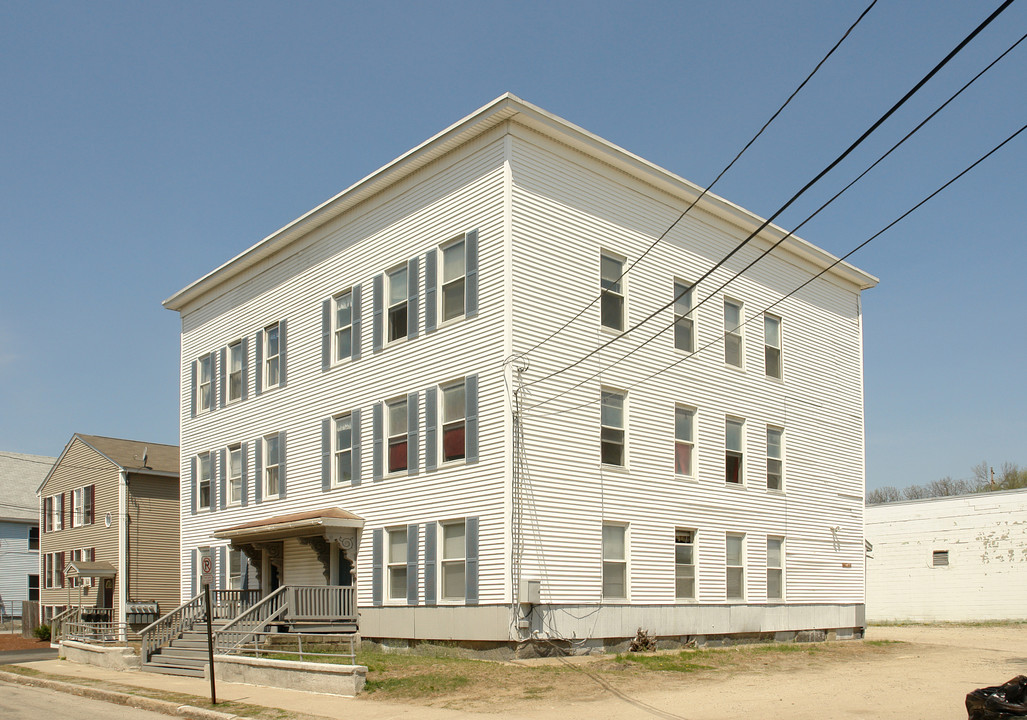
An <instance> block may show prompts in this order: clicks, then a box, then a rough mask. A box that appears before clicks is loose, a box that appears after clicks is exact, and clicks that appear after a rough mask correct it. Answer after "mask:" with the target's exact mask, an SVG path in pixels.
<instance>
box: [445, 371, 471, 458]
mask: <svg viewBox="0 0 1027 720" xmlns="http://www.w3.org/2000/svg"><path fill="white" fill-rule="evenodd" d="M441 390H442V461H443V462H447V461H449V460H462V459H463V458H464V457H465V456H466V454H467V445H466V443H465V437H466V432H465V431H466V425H467V400H466V392H465V386H464V383H463V381H460V382H458V383H453V384H452V385H443V386H442V388H441Z"/></svg>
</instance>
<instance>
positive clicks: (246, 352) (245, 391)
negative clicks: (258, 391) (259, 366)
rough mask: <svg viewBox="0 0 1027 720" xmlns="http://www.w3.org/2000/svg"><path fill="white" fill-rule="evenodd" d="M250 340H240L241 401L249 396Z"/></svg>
mask: <svg viewBox="0 0 1027 720" xmlns="http://www.w3.org/2000/svg"><path fill="white" fill-rule="evenodd" d="M249 363H250V339H249V338H248V337H244V338H243V339H242V399H243V400H246V399H248V398H249V396H250V366H249Z"/></svg>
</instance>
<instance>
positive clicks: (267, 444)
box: [260, 433, 282, 500]
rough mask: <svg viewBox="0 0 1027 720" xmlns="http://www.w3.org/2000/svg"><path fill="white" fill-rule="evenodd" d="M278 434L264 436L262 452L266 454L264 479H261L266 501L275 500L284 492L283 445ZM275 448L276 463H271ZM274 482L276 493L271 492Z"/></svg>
mask: <svg viewBox="0 0 1027 720" xmlns="http://www.w3.org/2000/svg"><path fill="white" fill-rule="evenodd" d="M279 438H280V436H279V434H278V433H273V434H271V435H265V436H264V442H263V446H264V447H263V448H261V451H262V452H263V453H264V463H263V467H264V471H263V472H264V477H262V478H261V480H260V481H261V482H262V483H264V485H263V487H264V499H265V500H268V499H271V500H273V499H275V498H277V497H278V495H279V493H280V492H281V491H282V478H281V472H280V468H281V464H282V443H281V441H280V439H279ZM272 447H274V450H275V455H276V456H277V457H276V458H275V462H273V463H272V462H271V448H272ZM272 480H273V481H274V486H275V491H274V492H271V483H272Z"/></svg>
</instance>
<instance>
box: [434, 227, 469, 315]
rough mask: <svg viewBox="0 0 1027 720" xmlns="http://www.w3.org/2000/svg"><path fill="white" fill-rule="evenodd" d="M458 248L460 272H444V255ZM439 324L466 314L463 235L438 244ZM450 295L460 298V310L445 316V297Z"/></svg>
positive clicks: (465, 259) (465, 272) (465, 270)
mask: <svg viewBox="0 0 1027 720" xmlns="http://www.w3.org/2000/svg"><path fill="white" fill-rule="evenodd" d="M457 248H460V260H461V262H460V273H459V275H447V274H446V255H447V253H452V252H455V251H456V249H457ZM438 262H439V269H438V276H439V278H440V279H441V282H440V283H439V315H438V317H439V324H440V325H442V324H445V323H449V322H453V321H455V320H459V319H461V318H464V317H466V316H467V293H466V287H467V243H466V242H465V241H464V236H463V235H461V236H460V237H458V238H456V239H454V240H450V241H449V242H446V243H443V244H442V245H440V246H439V261H438ZM450 295H452V296H453V297H456V298H459V300H460V312H459V313H454V314H453V315H450V316H449V317H447V316H446V298H447V297H449V296H450Z"/></svg>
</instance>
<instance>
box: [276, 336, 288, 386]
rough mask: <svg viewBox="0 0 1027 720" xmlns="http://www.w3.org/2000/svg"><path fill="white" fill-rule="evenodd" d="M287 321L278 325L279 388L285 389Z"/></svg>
mask: <svg viewBox="0 0 1027 720" xmlns="http://www.w3.org/2000/svg"><path fill="white" fill-rule="evenodd" d="M286 365H288V363H287V362H286V359H285V320H282V321H281V322H280V323H278V387H285V383H286V379H285V366H286Z"/></svg>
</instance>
